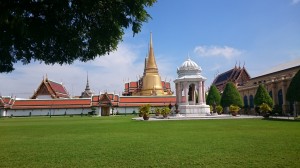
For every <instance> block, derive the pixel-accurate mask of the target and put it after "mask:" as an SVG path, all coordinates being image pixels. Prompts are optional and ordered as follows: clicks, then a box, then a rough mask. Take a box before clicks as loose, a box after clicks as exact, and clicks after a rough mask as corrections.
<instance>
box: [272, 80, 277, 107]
mask: <svg viewBox="0 0 300 168" xmlns="http://www.w3.org/2000/svg"><path fill="white" fill-rule="evenodd" d="M271 87H272V99H273V104H274V105H275V104H276V97H277V96H276V90H275V82H274V79H272V84H271Z"/></svg>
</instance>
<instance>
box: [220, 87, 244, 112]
mask: <svg viewBox="0 0 300 168" xmlns="http://www.w3.org/2000/svg"><path fill="white" fill-rule="evenodd" d="M221 105H222V107H223V108H224V107H229V106H230V105H235V106H239V107H243V105H244V103H243V100H242V97H241V95H240V93H239V92H238V90H237V88H236V87H235V85H234V84H233V83H232V82H228V83H227V84H226V86H225V89H224V92H223V94H222V97H221Z"/></svg>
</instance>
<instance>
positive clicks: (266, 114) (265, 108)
mask: <svg viewBox="0 0 300 168" xmlns="http://www.w3.org/2000/svg"><path fill="white" fill-rule="evenodd" d="M259 110H260V112H261V113H262V115H263V116H264V117H265V118H268V117H269V116H270V111H271V110H272V109H271V107H270V106H269V105H268V104H266V103H262V104H261V105H260V106H259Z"/></svg>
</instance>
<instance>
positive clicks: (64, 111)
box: [0, 108, 92, 117]
mask: <svg viewBox="0 0 300 168" xmlns="http://www.w3.org/2000/svg"><path fill="white" fill-rule="evenodd" d="M91 111H92V110H91V108H80V109H78V108H76V109H26V110H23V109H20V110H14V109H7V110H6V111H5V110H3V109H1V111H0V112H1V113H0V114H1V116H3V117H9V116H14V117H15V116H30V115H31V116H49V115H50V114H51V115H80V114H81V113H82V114H88V112H91Z"/></svg>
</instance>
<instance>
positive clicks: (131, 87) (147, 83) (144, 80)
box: [122, 33, 173, 96]
mask: <svg viewBox="0 0 300 168" xmlns="http://www.w3.org/2000/svg"><path fill="white" fill-rule="evenodd" d="M172 94H173V92H172V91H171V86H170V82H166V81H162V80H161V77H160V75H159V73H158V67H157V64H156V60H155V56H154V49H153V42H152V33H151V34H150V44H149V53H148V56H147V57H146V58H145V65H144V73H143V76H142V77H141V78H140V79H139V80H138V81H133V82H128V83H125V89H124V92H123V93H122V95H123V96H166V95H172Z"/></svg>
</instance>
